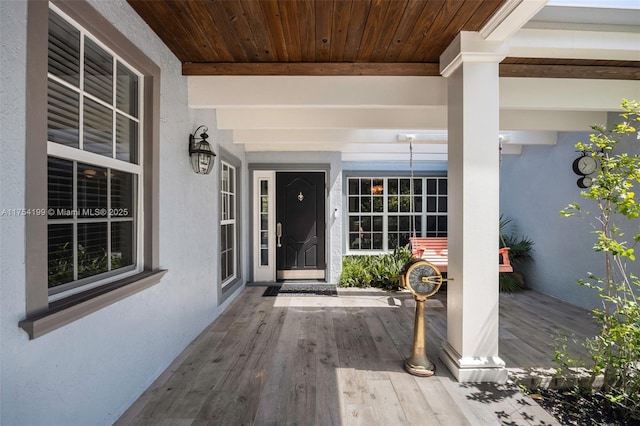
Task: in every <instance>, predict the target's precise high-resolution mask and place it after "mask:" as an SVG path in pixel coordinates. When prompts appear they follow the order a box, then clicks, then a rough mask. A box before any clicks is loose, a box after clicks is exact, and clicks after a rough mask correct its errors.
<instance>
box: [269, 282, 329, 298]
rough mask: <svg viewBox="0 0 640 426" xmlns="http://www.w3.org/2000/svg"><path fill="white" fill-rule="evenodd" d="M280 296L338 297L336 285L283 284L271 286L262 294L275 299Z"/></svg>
mask: <svg viewBox="0 0 640 426" xmlns="http://www.w3.org/2000/svg"><path fill="white" fill-rule="evenodd" d="M279 294H282V295H286V296H338V290H337V289H336V285H335V284H286V283H285V284H282V285H270V286H269V287H267V289H266V290H265V291H264V293H263V294H262V296H263V297H273V296H277V295H279Z"/></svg>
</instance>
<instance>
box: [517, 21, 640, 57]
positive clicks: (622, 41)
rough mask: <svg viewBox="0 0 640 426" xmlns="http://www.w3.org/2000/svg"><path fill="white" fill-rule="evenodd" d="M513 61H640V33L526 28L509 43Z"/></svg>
mask: <svg viewBox="0 0 640 426" xmlns="http://www.w3.org/2000/svg"><path fill="white" fill-rule="evenodd" d="M507 45H508V46H509V54H508V56H510V57H520V58H560V59H594V60H596V59H597V60H609V61H640V33H638V32H612V31H584V30H565V29H547V28H544V29H543V28H523V29H521V30H519V31H518V32H516V33H515V34H514V35H513V37H511V38H510V39H509V41H508V42H507Z"/></svg>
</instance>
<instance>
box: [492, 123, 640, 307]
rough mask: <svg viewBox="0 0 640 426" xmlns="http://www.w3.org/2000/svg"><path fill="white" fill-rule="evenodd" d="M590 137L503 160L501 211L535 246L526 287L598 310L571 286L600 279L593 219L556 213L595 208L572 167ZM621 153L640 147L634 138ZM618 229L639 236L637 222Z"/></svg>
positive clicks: (577, 135) (568, 136)
mask: <svg viewBox="0 0 640 426" xmlns="http://www.w3.org/2000/svg"><path fill="white" fill-rule="evenodd" d="M617 119H618V116H617V114H614V113H612V114H610V115H609V122H610V123H612V122H614V121H615V120H617ZM589 134H590V132H589V131H586V132H564V133H559V135H558V143H557V145H553V146H525V147H524V149H523V151H522V154H521V155H518V156H512V155H505V156H504V157H503V159H502V169H501V187H500V211H501V213H502V214H503V215H504V216H505V217H509V218H511V219H512V225H513V227H512V230H513V231H515V232H516V233H517V234H524V235H526V236H528V237H530V238H531V239H532V240H533V241H534V242H535V246H534V252H533V258H534V262H533V263H530V264H528V265H527V266H526V267H524V268H523V273H524V275H525V280H526V285H527V286H528V287H530V288H532V289H534V290H536V291H539V292H541V293H545V294H549V295H551V296H554V297H557V298H559V299H562V300H565V301H567V302H570V303H572V304H575V305H577V306H582V307H584V308H587V309H592V308H594V307H597V306H601V302H600V299H599V298H598V296H597V294H596V292H595V291H593V290H589V289H587V288H585V287H583V286H580V285H578V284H577V283H576V282H577V280H578V279H580V278H586V277H587V275H588V273H594V274H595V275H597V276H604V272H603V271H604V260H603V256H602V254H598V253H595V252H594V251H593V245H594V243H595V241H596V239H595V236H594V235H593V234H591V233H590V231H592V230H593V228H592V226H591V225H590V223H592V219H589V218H585V219H579V218H562V217H561V216H560V213H559V212H560V210H561V209H563V208H564V207H566V206H567V205H568V204H569V203H572V202H578V203H579V204H580V205H581V206H582V207H583V209H586V210H593V208H594V205H593V204H592V203H591V202H590V201H589V200H587V199H585V198H583V197H581V196H580V191H581V189H580V188H578V186H577V185H576V181H577V180H578V176H577V175H576V174H574V172H573V170H572V168H571V165H572V163H573V160H574V159H575V158H576V157H578V156H579V155H580V154H579V153H578V152H576V148H575V144H576V142H578V141H582V142H588V141H589ZM620 148H621V150H623V151H627V152H636V153H637V152H639V148H640V147H639V146H638V143H637V141H635V143H634V141H633V138H627V139H626V140H625V141H624V143H623V144H621V145H620ZM634 150H635V151H634ZM625 221H626V219H625ZM621 224H624V225H625V228H626V229H627V230H628V232H627V235H632V233H633V234H636V233H638V220H635V221H631V222H628V221H627V222H626V223H624V222H621ZM634 228H635V229H634ZM630 270H631V271H635V273H636V275H638V271H640V265H639V263H638V262H637V261H636V262H635V264H633V265H632V267H631V269H630Z"/></svg>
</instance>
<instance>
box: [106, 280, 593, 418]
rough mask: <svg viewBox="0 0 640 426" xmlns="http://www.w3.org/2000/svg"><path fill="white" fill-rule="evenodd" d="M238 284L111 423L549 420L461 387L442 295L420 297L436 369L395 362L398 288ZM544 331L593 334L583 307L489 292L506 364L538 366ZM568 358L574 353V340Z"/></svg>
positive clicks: (404, 310) (513, 402) (494, 394)
mask: <svg viewBox="0 0 640 426" xmlns="http://www.w3.org/2000/svg"><path fill="white" fill-rule="evenodd" d="M265 289H266V287H249V286H248V287H246V288H245V289H244V290H243V291H242V293H241V294H240V295H239V296H238V297H237V299H236V300H235V301H234V302H233V303H232V304H231V305H230V306H229V308H228V309H227V310H226V311H225V312H224V313H223V314H222V315H221V316H220V317H219V318H218V319H217V320H216V321H214V322H213V323H212V324H211V325H210V326H209V327H207V328H206V329H205V330H204V332H203V333H202V334H201V335H200V336H199V337H198V338H197V339H196V340H194V341H193V342H192V343H191V344H190V345H189V346H188V347H187V348H186V349H185V350H184V351H183V353H182V354H181V355H180V356H179V357H178V358H177V359H176V360H175V361H174V362H173V363H172V364H171V365H170V366H169V367H168V368H167V370H166V371H165V372H164V373H163V374H162V375H161V376H160V377H159V378H158V379H157V380H156V381H155V382H154V383H153V384H152V386H151V387H150V388H149V389H148V390H147V391H146V392H145V393H144V394H143V395H142V396H141V397H140V398H139V399H138V400H137V401H136V402H135V403H134V404H133V405H132V406H131V407H130V408H129V410H128V411H127V412H125V413H124V414H123V416H122V417H121V418H120V419H119V420H118V422H117V423H116V424H117V425H131V424H133V425H154V426H157V425H165V426H168V425H205V424H207V425H251V424H255V425H274V424H277V425H280V424H287V425H291V424H296V425H403V424H412V425H445V426H450V425H478V424H504V425H552V424H558V423H557V422H556V421H555V420H554V419H553V418H552V417H551V416H550V415H548V414H547V413H546V412H545V411H544V410H543V409H542V408H540V407H539V406H538V405H537V404H536V403H535V402H534V401H533V400H531V399H530V398H528V397H526V396H524V395H523V394H521V393H520V392H519V391H518V389H517V387H516V386H513V385H493V384H461V383H458V382H456V381H455V379H453V378H452V376H451V374H450V373H449V371H448V370H447V368H446V367H445V366H444V365H443V364H442V363H441V362H440V360H439V359H438V351H439V348H440V346H441V345H442V342H443V340H444V339H445V336H446V307H445V305H446V293H442V292H441V293H439V294H438V295H436V296H435V297H434V298H432V299H429V300H428V301H427V305H426V317H427V347H428V349H427V353H428V356H429V359H430V360H431V361H432V362H434V363H435V364H436V367H437V370H436V375H435V376H433V377H427V378H420V377H414V376H411V375H409V374H408V373H406V372H405V371H404V370H403V360H404V358H406V357H407V356H409V355H410V353H411V347H412V340H413V321H414V307H415V302H414V301H413V299H412V297H411V295H410V294H409V293H408V292H401V293H387V292H382V291H378V290H371V289H366V290H365V289H339V290H338V294H339V295H338V297H335V296H334V297H331V296H286V295H279V296H277V297H263V293H264V291H265ZM556 330H562V331H563V332H564V333H566V334H571V333H575V334H576V335H577V336H585V335H592V334H593V333H595V331H596V327H595V326H594V325H593V323H592V321H591V319H590V315H589V314H588V312H586V311H584V310H581V309H579V308H576V307H573V306H571V305H567V304H564V303H562V302H560V301H558V300H555V299H553V298H550V297H547V296H543V295H540V294H538V293H534V292H531V291H527V292H523V293H518V294H513V295H501V297H500V356H501V357H502V359H503V360H504V361H505V362H506V363H507V367H508V368H510V370H512V371H513V372H514V373H519V374H521V373H522V372H523V371H525V370H532V369H548V368H550V367H551V366H552V362H551V360H552V359H553V354H554V342H553V336H555V335H556ZM571 350H572V352H573V353H574V355H577V354H578V353H579V352H580V348H579V347H578V346H577V345H576V346H574V347H572V348H571Z"/></svg>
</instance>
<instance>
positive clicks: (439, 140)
mask: <svg viewBox="0 0 640 426" xmlns="http://www.w3.org/2000/svg"><path fill="white" fill-rule="evenodd" d="M420 132H421V131H419V130H402V131H398V130H381V129H291V130H287V129H266V130H265V129H260V130H256V129H252V130H243V129H239V130H238V129H237V130H234V131H233V141H234V142H235V143H243V144H265V143H296V144H317V143H322V144H330V143H344V144H349V143H351V144H360V143H369V144H372V143H373V144H394V143H395V144H396V145H397V144H398V143H401V141H403V140H404V142H403V143H404V144H405V145H407V146H408V142H407V140H408V139H407V138H404V139H403V138H402V137H400V135H406V134H413V135H416V136H419V138H416V140H415V141H414V143H415V144H427V143H428V144H446V143H447V132H446V131H439V132H438V133H434V134H433V135H430V134H421V133H420Z"/></svg>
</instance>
